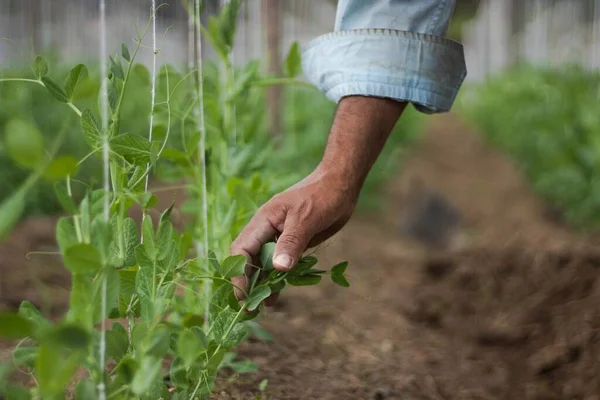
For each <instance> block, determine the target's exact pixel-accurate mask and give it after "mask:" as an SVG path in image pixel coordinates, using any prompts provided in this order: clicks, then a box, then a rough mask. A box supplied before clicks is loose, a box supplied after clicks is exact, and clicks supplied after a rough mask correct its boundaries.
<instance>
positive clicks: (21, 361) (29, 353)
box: [12, 346, 39, 368]
mask: <svg viewBox="0 0 600 400" xmlns="http://www.w3.org/2000/svg"><path fill="white" fill-rule="evenodd" d="M38 351H39V348H38V347H36V346H20V347H17V348H16V349H15V350H14V351H13V353H12V356H13V360H14V361H15V363H16V364H17V365H18V366H20V365H24V366H26V367H28V368H34V366H35V359H36V357H37V354H38Z"/></svg>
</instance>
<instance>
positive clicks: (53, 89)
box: [41, 76, 69, 103]
mask: <svg viewBox="0 0 600 400" xmlns="http://www.w3.org/2000/svg"><path fill="white" fill-rule="evenodd" d="M41 81H42V83H43V84H44V86H45V87H46V90H48V92H49V93H50V94H51V95H52V96H54V98H55V99H56V100H58V101H60V102H62V103H68V102H69V96H67V94H66V93H65V91H64V90H63V89H62V88H61V87H60V86H58V84H57V83H56V82H54V81H53V80H52V79H51V78H49V77H47V76H44V77H42V79H41Z"/></svg>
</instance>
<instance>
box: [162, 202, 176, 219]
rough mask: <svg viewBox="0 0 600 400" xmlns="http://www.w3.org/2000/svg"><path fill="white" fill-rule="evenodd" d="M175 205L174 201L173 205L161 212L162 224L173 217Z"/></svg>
mask: <svg viewBox="0 0 600 400" xmlns="http://www.w3.org/2000/svg"><path fill="white" fill-rule="evenodd" d="M174 206H175V202H172V203H171V205H170V206H169V207H168V208H167V209H166V210H165V211H163V212H162V213H161V214H160V224H162V223H163V222H166V221H169V218H171V213H172V212H173V207H174Z"/></svg>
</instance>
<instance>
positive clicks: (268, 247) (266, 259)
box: [260, 242, 275, 271]
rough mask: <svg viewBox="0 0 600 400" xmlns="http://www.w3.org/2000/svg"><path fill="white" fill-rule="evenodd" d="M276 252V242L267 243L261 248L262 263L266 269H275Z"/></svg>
mask: <svg viewBox="0 0 600 400" xmlns="http://www.w3.org/2000/svg"><path fill="white" fill-rule="evenodd" d="M274 253H275V243H273V242H269V243H265V244H264V245H263V247H262V248H261V249H260V264H261V265H262V267H263V269H264V270H265V271H271V270H273V269H275V267H274V266H273V254H274Z"/></svg>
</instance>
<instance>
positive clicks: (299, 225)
mask: <svg viewBox="0 0 600 400" xmlns="http://www.w3.org/2000/svg"><path fill="white" fill-rule="evenodd" d="M308 226H310V224H308V223H306V221H303V222H301V221H300V220H299V219H298V218H294V217H292V216H289V217H288V220H287V221H285V225H284V228H283V232H282V234H281V236H279V238H278V239H277V243H276V244H275V252H274V253H273V266H274V267H275V268H276V269H278V270H280V271H289V270H290V269H291V268H292V267H293V266H294V265H296V264H297V263H298V260H300V257H302V253H304V250H306V248H307V247H308V243H309V242H310V240H311V239H312V237H313V236H314V234H313V232H312V230H311V229H310V228H308Z"/></svg>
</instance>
